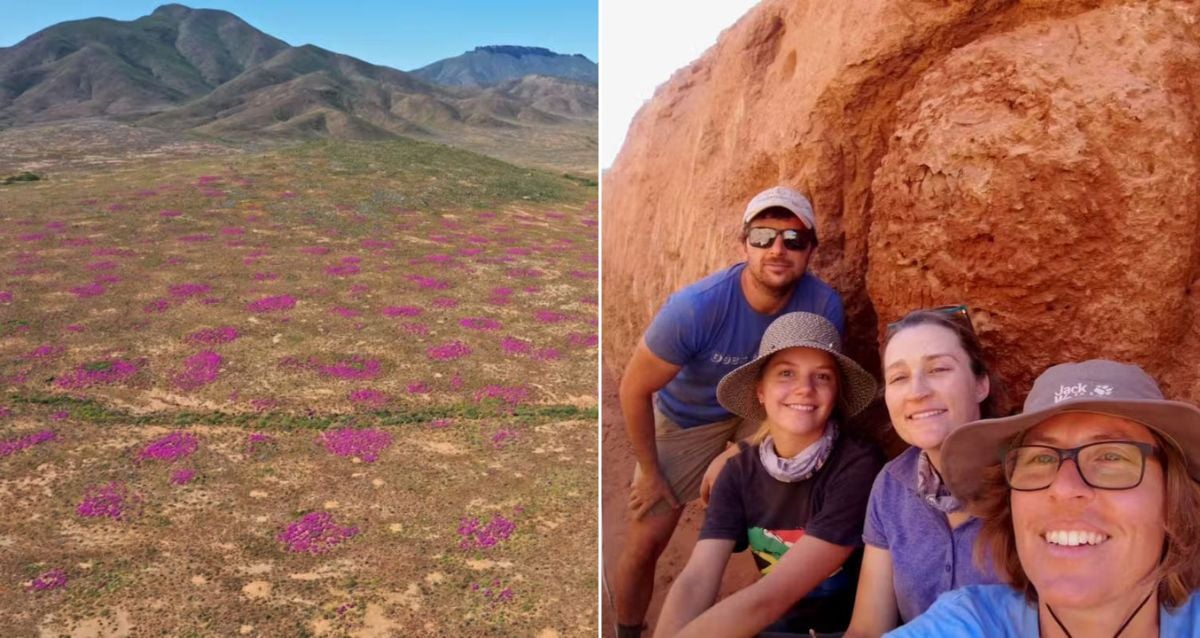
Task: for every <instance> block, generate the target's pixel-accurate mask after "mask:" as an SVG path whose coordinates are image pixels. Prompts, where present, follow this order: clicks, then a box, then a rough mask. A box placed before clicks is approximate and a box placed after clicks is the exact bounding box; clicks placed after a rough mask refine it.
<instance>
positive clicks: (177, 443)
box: [137, 431, 200, 463]
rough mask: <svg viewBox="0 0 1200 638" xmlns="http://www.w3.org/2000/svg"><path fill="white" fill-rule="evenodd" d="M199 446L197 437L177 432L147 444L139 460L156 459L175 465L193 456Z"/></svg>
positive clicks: (139, 455)
mask: <svg viewBox="0 0 1200 638" xmlns="http://www.w3.org/2000/svg"><path fill="white" fill-rule="evenodd" d="M199 445H200V441H199V439H197V438H196V435H194V434H190V433H188V432H181V431H175V432H171V433H169V434H166V435H164V436H162V437H159V438H158V439H155V440H154V441H151V442H150V443H149V444H147V445H146V447H144V448H142V451H141V453H139V454H138V457H137V460H138V461H143V460H146V459H154V460H156V461H166V462H168V463H174V462H175V461H178V460H179V459H182V458H186V457H188V456H191V454H192V453H193V452H195V451H196V448H197V447H199Z"/></svg>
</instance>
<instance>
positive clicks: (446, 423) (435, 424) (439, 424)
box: [429, 419, 454, 430]
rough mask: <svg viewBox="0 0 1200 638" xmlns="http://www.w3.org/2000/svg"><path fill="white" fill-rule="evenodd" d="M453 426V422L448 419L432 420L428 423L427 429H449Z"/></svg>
mask: <svg viewBox="0 0 1200 638" xmlns="http://www.w3.org/2000/svg"><path fill="white" fill-rule="evenodd" d="M453 424H454V421H451V420H450V419H434V420H432V421H430V422H429V427H431V428H434V429H438V430H440V429H442V428H447V427H450V426H451V425H453Z"/></svg>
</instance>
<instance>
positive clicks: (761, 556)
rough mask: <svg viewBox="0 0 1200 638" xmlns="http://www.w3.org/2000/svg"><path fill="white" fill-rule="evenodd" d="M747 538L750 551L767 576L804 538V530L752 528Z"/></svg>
mask: <svg viewBox="0 0 1200 638" xmlns="http://www.w3.org/2000/svg"><path fill="white" fill-rule="evenodd" d="M747 536H748V537H749V538H750V551H752V552H754V559H755V562H756V563H758V568H759V571H761V572H762V574H763V576H766V575H767V574H769V573H771V570H772V569H774V568H775V563H778V562H779V559H780V558H783V555H784V553H786V552H787V550H788V548H790V547H791V546H792V545H793V544H794V543H795V542H796V541H798V540H800V539H801V538H803V537H804V530H803V529H763V528H761V527H751V528H750V529H749V530H748V531H747Z"/></svg>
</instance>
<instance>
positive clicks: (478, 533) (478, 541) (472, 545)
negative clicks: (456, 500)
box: [458, 514, 517, 549]
mask: <svg viewBox="0 0 1200 638" xmlns="http://www.w3.org/2000/svg"><path fill="white" fill-rule="evenodd" d="M516 529H517V524H516V523H514V522H512V521H510V520H508V519H507V518H504V517H503V516H500V515H499V514H496V515H493V516H492V520H490V521H488V523H487V524H486V525H485V524H483V523H481V522H480V520H479V519H478V518H474V517H472V518H463V519H462V520H460V521H459V523H458V535H459V536H460V537H461V538H460V540H459V542H458V547H459V549H491V548H492V547H495V546H496V544H497V543H500V542H502V541H506V540H508V537H509V536H512V533H513V531H515V530H516Z"/></svg>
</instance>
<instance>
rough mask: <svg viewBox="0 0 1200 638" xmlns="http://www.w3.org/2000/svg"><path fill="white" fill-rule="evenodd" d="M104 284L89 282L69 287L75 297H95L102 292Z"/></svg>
mask: <svg viewBox="0 0 1200 638" xmlns="http://www.w3.org/2000/svg"><path fill="white" fill-rule="evenodd" d="M104 290H105V288H104V286H103V285H101V284H99V283H90V284H88V285H86V286H75V287H74V288H72V289H71V293H72V294H74V295H75V296H76V297H81V298H83V297H95V296H98V295H102V294H104Z"/></svg>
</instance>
